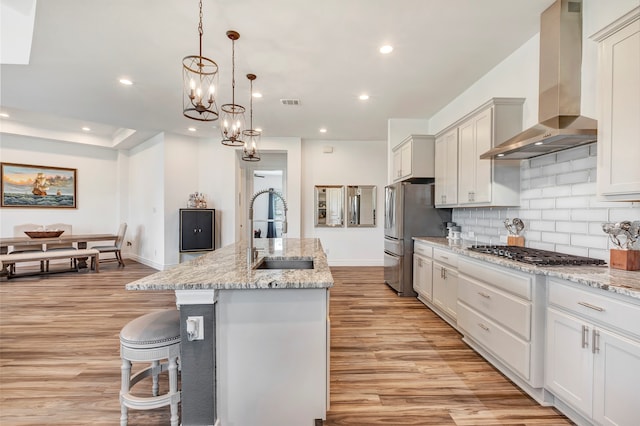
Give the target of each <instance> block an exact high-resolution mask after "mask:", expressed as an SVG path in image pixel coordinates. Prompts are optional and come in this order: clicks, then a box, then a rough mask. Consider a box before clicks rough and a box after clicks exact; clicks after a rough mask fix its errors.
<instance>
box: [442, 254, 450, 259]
mask: <svg viewBox="0 0 640 426" xmlns="http://www.w3.org/2000/svg"><path fill="white" fill-rule="evenodd" d="M440 257H441V258H443V259H449V258H448V257H447V256H442V255H440Z"/></svg>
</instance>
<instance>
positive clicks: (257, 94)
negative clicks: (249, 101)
mask: <svg viewBox="0 0 640 426" xmlns="http://www.w3.org/2000/svg"><path fill="white" fill-rule="evenodd" d="M253 97H254V98H261V97H262V93H260V92H253Z"/></svg>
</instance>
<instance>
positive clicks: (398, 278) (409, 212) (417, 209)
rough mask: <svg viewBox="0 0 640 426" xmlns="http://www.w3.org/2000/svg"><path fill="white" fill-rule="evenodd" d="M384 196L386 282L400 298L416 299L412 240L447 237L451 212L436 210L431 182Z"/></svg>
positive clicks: (400, 186) (391, 189) (393, 188)
mask: <svg viewBox="0 0 640 426" xmlns="http://www.w3.org/2000/svg"><path fill="white" fill-rule="evenodd" d="M425 182H426V183H425ZM384 192H385V194H384V195H385V198H384V201H385V209H384V281H385V282H386V283H387V284H388V285H389V286H391V288H393V289H394V290H395V291H396V292H397V293H398V295H399V296H416V292H415V291H413V239H412V237H444V236H445V231H446V225H447V222H450V221H451V209H436V208H435V206H434V201H433V200H434V184H433V180H432V179H429V180H426V181H423V183H411V182H398V183H395V184H393V185H389V186H386V187H385V189H384Z"/></svg>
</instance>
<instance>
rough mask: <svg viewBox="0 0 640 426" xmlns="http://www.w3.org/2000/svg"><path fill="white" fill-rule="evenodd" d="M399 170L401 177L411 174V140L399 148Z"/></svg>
mask: <svg viewBox="0 0 640 426" xmlns="http://www.w3.org/2000/svg"><path fill="white" fill-rule="evenodd" d="M400 158H401V159H400V164H401V167H400V170H401V173H400V174H401V175H402V177H407V176H411V175H412V174H413V164H412V161H413V141H409V142H407V143H405V144H404V145H402V148H400Z"/></svg>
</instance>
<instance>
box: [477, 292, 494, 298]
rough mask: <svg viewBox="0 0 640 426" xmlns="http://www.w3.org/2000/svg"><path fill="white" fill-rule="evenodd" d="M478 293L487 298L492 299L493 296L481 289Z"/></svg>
mask: <svg viewBox="0 0 640 426" xmlns="http://www.w3.org/2000/svg"><path fill="white" fill-rule="evenodd" d="M478 294H479V295H480V296H482V297H484V298H485V299H491V296H489V295H488V294H487V293H483V292H481V291H479V292H478Z"/></svg>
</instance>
